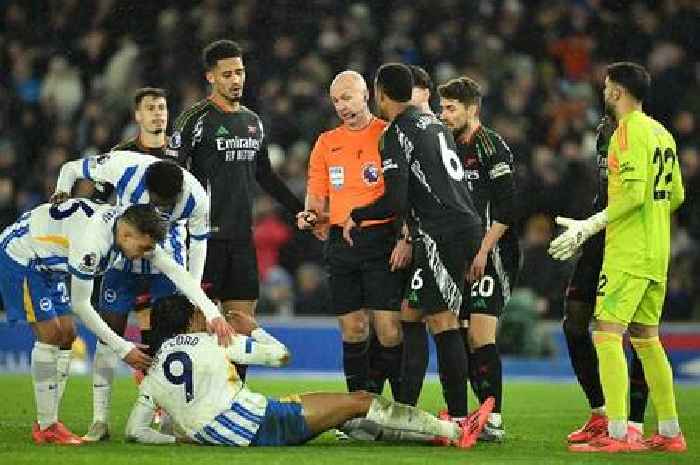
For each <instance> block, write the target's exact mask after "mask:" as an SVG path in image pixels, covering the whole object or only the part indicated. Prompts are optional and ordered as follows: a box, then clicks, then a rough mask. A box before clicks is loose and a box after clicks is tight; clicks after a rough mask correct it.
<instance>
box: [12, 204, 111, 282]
mask: <svg viewBox="0 0 700 465" xmlns="http://www.w3.org/2000/svg"><path fill="white" fill-rule="evenodd" d="M122 210H123V208H121V207H113V206H110V205H99V204H96V203H93V202H91V201H89V200H85V199H70V200H67V201H66V202H63V203H61V204H59V205H51V204H43V205H39V206H38V207H36V208H35V209H34V210H31V211H28V212H26V213H24V214H23V215H22V216H21V217H20V218H19V219H18V220H17V221H16V222H15V223H14V224H12V225H10V226H8V227H7V228H5V230H4V231H3V232H2V234H0V251H2V252H4V253H6V254H7V255H8V256H9V257H10V258H11V259H12V260H13V261H15V262H16V263H17V264H19V265H21V266H24V267H30V268H32V269H34V270H36V271H40V272H58V273H70V274H72V275H75V276H77V277H79V278H81V279H93V278H94V277H95V275H98V274H102V273H104V272H105V271H106V270H107V268H109V267H110V266H111V265H112V264H113V263H114V262H115V260H117V258H119V257H120V256H121V253H120V252H119V251H118V250H117V248H116V245H115V240H114V233H113V229H114V223H115V221H116V219H117V217H118V216H119V215H120V214H121V212H122Z"/></svg>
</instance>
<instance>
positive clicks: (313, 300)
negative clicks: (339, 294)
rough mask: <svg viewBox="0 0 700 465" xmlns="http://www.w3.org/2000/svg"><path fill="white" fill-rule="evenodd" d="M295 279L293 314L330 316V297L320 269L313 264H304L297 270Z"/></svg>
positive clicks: (324, 277)
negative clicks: (295, 290) (295, 289)
mask: <svg viewBox="0 0 700 465" xmlns="http://www.w3.org/2000/svg"><path fill="white" fill-rule="evenodd" d="M296 277H297V293H296V298H295V299H294V313H295V314H297V315H314V316H320V315H329V314H331V312H332V310H331V306H330V299H331V295H330V290H329V288H328V280H327V277H326V276H325V274H324V272H323V270H322V268H321V267H320V266H319V265H317V264H315V263H304V264H302V265H301V266H300V267H299V268H298V269H297V273H296Z"/></svg>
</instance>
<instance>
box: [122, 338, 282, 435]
mask: <svg viewBox="0 0 700 465" xmlns="http://www.w3.org/2000/svg"><path fill="white" fill-rule="evenodd" d="M259 333H264V331H260V330H255V331H253V333H252V337H246V336H243V335H236V336H234V338H233V341H232V344H231V345H230V346H228V347H221V346H219V345H218V344H217V339H216V337H215V336H211V335H209V334H206V333H190V334H180V335H178V336H176V337H173V338H172V339H169V340H167V341H165V342H164V343H163V345H162V346H161V348H160V350H159V351H158V353H157V354H156V356H155V357H154V360H153V364H152V365H151V368H150V369H149V370H148V375H147V376H146V377H145V378H144V380H143V382H142V383H141V385H140V387H139V398H138V400H137V403H136V405H135V406H134V410H133V411H132V415H131V416H130V418H129V421H128V424H127V436H129V437H131V438H132V439H136V440H139V441H140V442H154V441H151V440H149V437H153V436H155V437H158V436H159V435H158V434H156V435H154V434H153V432H152V431H149V426H150V419H151V418H152V412H153V411H155V409H156V405H157V406H160V407H162V408H163V409H165V411H166V412H168V413H169V414H170V416H171V417H172V419H173V421H174V423H175V430H176V431H178V432H179V434H181V435H185V436H187V437H188V438H190V439H191V440H193V441H196V442H199V443H200V444H217V445H228V446H247V445H249V444H250V441H251V440H252V439H253V438H254V437H255V433H256V432H257V430H258V428H259V427H260V424H261V423H262V422H263V419H264V417H265V410H266V407H267V397H265V396H264V395H262V394H258V393H255V392H252V391H250V390H249V389H248V388H247V387H246V386H244V385H243V383H242V382H241V380H240V378H239V377H238V374H237V373H236V368H235V366H234V364H233V362H234V361H235V362H240V363H245V364H262V365H268V366H280V365H281V364H282V363H284V362H283V360H284V359H285V358H286V357H288V352H287V349H286V347H285V346H284V345H282V344H281V343H279V342H278V341H277V340H275V339H274V338H273V337H272V336H270V335H269V334H267V333H264V334H261V335H260V336H258V334H259ZM144 431H145V432H146V434H143V432H144ZM164 439H165V440H166V441H167V438H164Z"/></svg>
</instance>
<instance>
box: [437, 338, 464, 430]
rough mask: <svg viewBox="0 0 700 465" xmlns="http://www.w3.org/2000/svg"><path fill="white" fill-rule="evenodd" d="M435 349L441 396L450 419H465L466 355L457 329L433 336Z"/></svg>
mask: <svg viewBox="0 0 700 465" xmlns="http://www.w3.org/2000/svg"><path fill="white" fill-rule="evenodd" d="M433 339H434V340H435V346H436V348H437V359H438V371H439V373H440V383H441V384H442V395H443V397H444V398H445V403H447V412H448V413H449V414H450V416H451V417H466V416H467V414H468V413H469V412H468V409H467V354H466V352H465V350H464V343H463V341H462V336H460V334H459V331H458V330H457V329H448V330H447V331H443V332H441V333H438V334H435V335H434V336H433Z"/></svg>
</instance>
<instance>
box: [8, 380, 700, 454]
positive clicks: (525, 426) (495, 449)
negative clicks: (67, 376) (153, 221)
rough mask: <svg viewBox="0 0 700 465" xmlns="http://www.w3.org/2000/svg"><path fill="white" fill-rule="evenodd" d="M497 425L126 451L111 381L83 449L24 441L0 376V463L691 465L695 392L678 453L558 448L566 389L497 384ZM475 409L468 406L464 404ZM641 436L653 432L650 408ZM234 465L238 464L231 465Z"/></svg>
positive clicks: (278, 386) (68, 406)
mask: <svg viewBox="0 0 700 465" xmlns="http://www.w3.org/2000/svg"><path fill="white" fill-rule="evenodd" d="M250 385H251V387H252V388H253V389H254V390H256V391H259V392H264V393H266V394H269V395H273V396H277V395H283V394H288V393H294V392H304V391H321V390H335V391H339V390H342V389H343V384H341V382H340V380H338V381H319V380H307V379H290V380H281V379H252V380H251V382H250ZM505 391H506V392H505V398H506V404H505V420H506V426H507V430H508V439H507V442H505V443H504V444H477V446H476V447H475V448H473V449H471V450H466V451H463V450H459V449H456V448H435V447H428V446H422V445H416V444H397V443H394V444H379V443H358V442H338V441H336V440H335V439H333V438H332V437H331V436H330V435H328V434H326V435H323V436H321V437H319V438H318V439H316V440H315V441H313V442H312V443H310V444H308V445H306V446H297V447H283V448H248V449H232V448H224V447H202V446H193V445H177V446H142V445H136V444H126V443H125V442H124V440H123V439H124V436H123V429H124V424H125V422H126V417H127V416H128V414H129V410H130V407H131V403H132V401H133V399H134V397H135V392H136V388H135V387H134V384H133V382H132V381H131V380H130V379H129V378H122V379H119V380H118V381H117V383H116V388H115V392H114V403H113V408H112V433H113V436H112V440H111V441H110V442H105V443H101V444H94V445H86V446H81V447H65V446H64V447H61V446H41V447H37V446H35V445H34V444H33V443H32V442H31V440H30V425H31V422H32V421H33V419H34V399H33V395H32V386H31V380H30V378H29V376H14V375H12V376H10V375H5V376H0V393H2V403H1V405H2V406H1V407H0V464H3V465H5V464H7V465H14V464H23V463H27V464H41V465H43V464H56V465H64V464H65V465H79V464H89V465H111V464H120V465H121V464H132V463H133V464H171V463H179V464H186V465H190V464H192V465H207V464H221V463H243V464H245V465H249V464H255V463H262V464H283V465H305V464H314V465H316V464H325V463H327V464H332V465H343V464H348V465H375V464H380V465H389V464H423V463H425V464H430V465H448V464H452V463H460V464H463V463H473V464H479V465H482V464H497V463H503V464H537V465H545V464H560V463H561V464H563V463H566V464H571V465H573V464H589V463H591V464H592V463H595V464H612V463H615V464H626V463H628V464H651V463H654V464H697V463H700V453H699V452H700V444H699V442H700V388H698V387H690V386H680V387H678V388H677V399H678V405H679V409H680V412H681V422H682V425H683V428H684V432H685V435H686V439H687V441H688V444H689V448H690V451H689V452H688V453H686V454H682V455H668V454H659V453H644V454H634V455H624V456H623V455H620V454H618V455H615V456H607V455H605V456H604V455H596V454H594V455H585V456H582V455H574V454H571V453H569V452H567V450H566V446H565V443H564V438H565V436H566V434H567V433H568V432H569V431H570V430H571V429H573V428H574V427H576V426H578V425H579V424H580V423H581V422H582V421H583V420H584V419H585V417H586V415H587V412H586V405H585V402H584V400H583V396H582V394H581V393H580V391H579V389H578V387H577V386H576V385H574V384H558V383H549V384H545V383H521V382H508V383H506V387H505ZM441 403H442V400H441V395H440V389H439V386H438V385H437V384H435V383H428V384H427V385H426V388H425V389H424V392H423V397H422V398H421V407H423V408H425V409H427V410H429V411H437V410H438V409H439V408H440V406H441ZM472 405H473V403H472ZM91 411H92V400H91V392H90V384H89V378H87V377H75V378H72V379H71V380H70V381H69V384H68V389H67V392H66V395H65V398H64V401H63V407H62V410H61V419H62V420H63V421H64V423H66V425H68V426H69V428H71V429H72V430H73V431H74V432H76V433H78V434H82V433H84V432H85V430H86V429H87V426H88V424H89V422H90V419H91V415H92V412H91ZM647 416H648V420H647V426H646V428H647V431H648V432H650V431H652V430H654V429H655V427H654V418H653V409H650V412H649V415H647ZM234 461H237V462H234Z"/></svg>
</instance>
